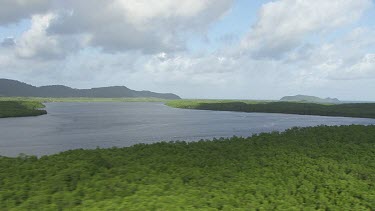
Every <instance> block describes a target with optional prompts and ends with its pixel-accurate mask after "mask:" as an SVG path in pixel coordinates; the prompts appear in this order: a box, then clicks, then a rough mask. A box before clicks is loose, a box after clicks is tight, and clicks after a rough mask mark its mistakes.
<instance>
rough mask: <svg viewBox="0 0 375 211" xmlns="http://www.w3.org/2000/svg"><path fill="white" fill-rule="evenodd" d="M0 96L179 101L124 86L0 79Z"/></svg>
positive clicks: (176, 97)
mask: <svg viewBox="0 0 375 211" xmlns="http://www.w3.org/2000/svg"><path fill="white" fill-rule="evenodd" d="M0 96H3V97H89V98H90V97H92V98H137V97H152V98H161V99H181V98H180V97H179V96H178V95H176V94H173V93H156V92H151V91H145V90H143V91H136V90H132V89H129V88H128V87H126V86H109V87H95V88H90V89H76V88H71V87H68V86H64V85H48V86H40V87H37V86H33V85H30V84H27V83H24V82H21V81H17V80H11V79H0Z"/></svg>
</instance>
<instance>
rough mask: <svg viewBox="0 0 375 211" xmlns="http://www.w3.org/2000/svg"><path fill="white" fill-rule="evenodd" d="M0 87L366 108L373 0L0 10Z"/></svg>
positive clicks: (195, 0) (374, 50) (132, 0)
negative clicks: (20, 84)
mask: <svg viewBox="0 0 375 211" xmlns="http://www.w3.org/2000/svg"><path fill="white" fill-rule="evenodd" d="M0 5H1V6H0V78H9V79H16V80H20V81H24V82H27V83H30V84H33V85H38V86H40V85H50V84H64V85H68V86H71V87H75V88H91V87H100V86H111V85H125V86H127V87H129V88H131V89H136V90H152V91H157V92H173V93H176V94H178V95H180V96H181V97H183V98H221V99H223V98H230V99H278V98H280V97H282V96H285V95H295V94H307V95H316V96H320V97H338V98H339V99H342V100H375V1H374V0H329V1H327V0H276V1H266V0H254V1H250V0H178V1H176V0H64V1H63V0H0Z"/></svg>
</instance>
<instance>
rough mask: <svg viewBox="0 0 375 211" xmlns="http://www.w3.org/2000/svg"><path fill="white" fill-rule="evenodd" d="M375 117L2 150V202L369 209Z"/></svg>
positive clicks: (17, 205) (21, 206)
mask: <svg viewBox="0 0 375 211" xmlns="http://www.w3.org/2000/svg"><path fill="white" fill-rule="evenodd" d="M374 140H375V126H356V125H352V126H335V127H327V126H319V127H312V128H293V129H290V130H287V131H286V132H282V133H278V132H274V133H263V134H259V135H254V136H252V137H249V138H239V137H233V138H230V139H214V140H212V141H200V142H192V143H186V142H175V143H156V144H150V145H146V144H138V145H135V146H132V147H126V148H112V149H95V150H70V151H66V152H63V153H60V154H56V155H50V156H43V157H41V158H37V157H35V156H25V155H21V156H19V157H18V158H7V157H0V166H1V167H2V168H1V171H0V178H1V190H0V209H1V210H12V209H13V210H48V209H49V210H63V209H66V210H110V209H118V210H158V209H159V210H183V209H198V210H199V209H200V210H208V209H211V210H217V209H222V210H234V209H237V210H252V209H254V210H255V209H260V210H283V209H287V210H302V209H304V210H305V209H311V210H315V209H321V210H328V209H329V210H343V209H346V210H371V209H372V208H373V201H372V199H373V196H374V195H375V189H374V183H375V178H374V175H375V166H374V163H375V160H374V159H375V158H374V156H373V153H374V152H373V149H374V148H375V142H374Z"/></svg>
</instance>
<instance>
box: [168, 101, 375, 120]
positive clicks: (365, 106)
mask: <svg viewBox="0 0 375 211" xmlns="http://www.w3.org/2000/svg"><path fill="white" fill-rule="evenodd" d="M166 104H167V105H168V106H171V107H175V108H186V109H200V110H218V111H240V112H264V113H285V114H301V115H320V116H343V117H361V118H375V103H350V104H349V103H348V104H315V103H297V102H255V103H254V102H250V103H249V102H245V101H242V102H241V101H237V102H234V101H232V102H221V101H213V102H201V101H194V100H193V101H184V100H173V101H169V102H167V103H166Z"/></svg>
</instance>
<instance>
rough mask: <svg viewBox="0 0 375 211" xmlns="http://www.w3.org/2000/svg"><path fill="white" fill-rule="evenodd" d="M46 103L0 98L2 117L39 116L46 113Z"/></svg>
mask: <svg viewBox="0 0 375 211" xmlns="http://www.w3.org/2000/svg"><path fill="white" fill-rule="evenodd" d="M40 108H44V105H43V104H42V103H40V102H34V101H2V100H0V118H5V117H22V116H38V115H42V114H46V113H47V112H46V111H45V110H40Z"/></svg>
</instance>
